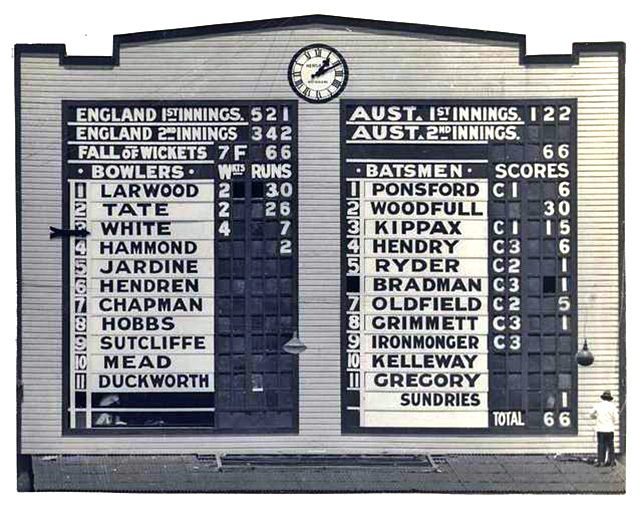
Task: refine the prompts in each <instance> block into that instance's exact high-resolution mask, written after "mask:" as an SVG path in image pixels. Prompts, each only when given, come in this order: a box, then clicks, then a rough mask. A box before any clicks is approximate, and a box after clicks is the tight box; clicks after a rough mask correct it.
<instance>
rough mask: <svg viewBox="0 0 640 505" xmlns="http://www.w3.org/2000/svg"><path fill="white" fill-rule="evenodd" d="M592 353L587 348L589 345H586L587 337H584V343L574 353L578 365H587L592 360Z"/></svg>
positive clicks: (591, 362)
mask: <svg viewBox="0 0 640 505" xmlns="http://www.w3.org/2000/svg"><path fill="white" fill-rule="evenodd" d="M594 359H595V358H594V357H593V353H592V352H591V351H590V350H589V346H588V345H587V339H586V338H585V339H584V345H583V346H582V349H581V350H579V351H578V352H577V353H576V361H577V362H578V365H580V366H589V365H591V364H593V362H594Z"/></svg>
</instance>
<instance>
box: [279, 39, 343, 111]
mask: <svg viewBox="0 0 640 505" xmlns="http://www.w3.org/2000/svg"><path fill="white" fill-rule="evenodd" d="M348 79H349V68H348V67H347V62H346V61H345V59H344V57H343V56H342V55H341V54H340V53H339V52H338V51H337V50H335V49H334V48H333V47H330V46H327V45H325V44H311V45H310V46H306V47H303V48H302V49H300V50H299V51H298V52H297V53H296V54H295V55H294V56H293V58H292V59H291V63H289V84H291V88H292V89H293V91H295V92H296V94H297V95H298V96H299V97H300V98H302V99H304V100H306V101H307V102H311V103H325V102H328V101H329V100H332V99H333V98H335V97H337V96H338V95H339V94H340V93H342V92H343V91H344V88H345V87H346V86H347V80H348Z"/></svg>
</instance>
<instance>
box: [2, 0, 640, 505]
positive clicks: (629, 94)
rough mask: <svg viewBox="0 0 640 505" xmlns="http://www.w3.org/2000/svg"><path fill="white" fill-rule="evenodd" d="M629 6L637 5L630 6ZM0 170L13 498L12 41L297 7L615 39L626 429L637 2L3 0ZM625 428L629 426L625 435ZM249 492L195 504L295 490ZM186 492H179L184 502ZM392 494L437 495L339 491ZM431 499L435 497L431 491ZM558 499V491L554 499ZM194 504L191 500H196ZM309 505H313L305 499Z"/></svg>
mask: <svg viewBox="0 0 640 505" xmlns="http://www.w3.org/2000/svg"><path fill="white" fill-rule="evenodd" d="M636 5H637V4H636ZM2 12H3V13H2V18H3V19H2V25H3V26H2V31H1V32H0V37H1V39H2V44H1V45H0V48H1V49H2V65H1V66H0V68H1V70H2V80H1V81H0V83H2V93H1V94H0V100H1V101H2V102H1V103H2V108H1V109H0V110H2V112H3V116H4V117H3V118H2V121H0V125H1V126H0V127H1V128H2V135H1V136H0V139H1V141H2V147H3V149H2V154H3V156H2V158H1V160H2V164H1V165H0V166H1V167H2V171H3V173H4V174H5V176H4V178H3V179H2V184H1V185H0V212H1V213H0V215H1V216H2V220H1V221H0V225H1V226H2V227H3V228H2V231H3V233H2V242H1V245H0V269H1V271H0V272H1V274H0V275H1V276H0V279H2V284H1V286H2V287H1V288H0V301H1V304H0V311H1V312H0V316H1V317H0V322H1V323H2V329H3V330H4V331H3V332H2V342H3V347H2V349H3V352H1V353H0V370H1V371H0V374H1V377H2V383H1V384H2V389H1V390H0V391H2V405H3V407H4V408H3V409H2V413H1V414H0V422H1V430H0V436H1V437H2V442H3V444H2V446H1V447H2V448H3V451H2V456H1V457H0V494H1V495H2V496H4V495H5V493H6V494H7V495H14V496H13V498H17V497H16V496H15V491H14V490H15V486H16V477H15V445H16V444H15V440H16V438H15V429H16V427H15V413H14V406H15V387H14V384H15V341H16V291H15V285H16V271H15V264H16V263H15V196H14V195H15V193H14V189H15V180H14V172H15V162H14V153H15V147H14V146H15V136H14V123H15V121H14V100H13V98H14V89H13V83H14V76H13V69H14V67H13V45H14V44H16V43H62V44H66V46H67V53H68V54H69V55H111V53H112V37H113V35H114V34H122V33H131V32H140V31H148V30H160V29H171V28H182V27H190V26H199V25H206V24H218V23H231V22H240V21H252V20H258V19H268V18H276V17H286V16H299V15H307V14H328V15H336V16H347V17H356V18H366V19H377V20H384V21H397V22H411V23H419V24H430V25H441V26H449V27H455V28H471V29H481V30H492V31H501V32H511V33H520V34H524V35H526V36H527V54H568V53H570V52H571V49H572V47H571V44H572V43H573V42H600V41H602V42H609V41H624V42H626V43H627V67H626V69H627V71H626V114H625V116H626V139H627V140H626V156H625V159H626V163H625V164H626V170H625V172H626V177H625V187H626V217H627V224H626V249H627V255H628V260H627V265H626V266H627V360H628V366H627V369H628V376H629V377H628V378H629V382H628V388H627V391H628V397H631V400H632V401H630V402H628V403H627V404H628V407H627V419H628V423H627V424H628V426H631V427H633V426H634V421H635V419H636V417H635V413H636V408H634V407H635V405H634V403H635V402H634V401H633V398H634V396H635V395H634V393H635V387H634V386H635V385H636V383H637V380H636V379H637V373H636V374H634V373H633V370H634V368H637V367H636V366H635V356H636V355H637V354H638V351H639V348H640V346H639V345H638V337H637V336H636V333H637V330H638V328H640V324H639V323H640V311H638V310H637V309H638V307H640V303H639V300H640V297H639V296H638V291H639V290H638V287H637V285H638V281H639V280H640V276H639V275H638V274H639V272H640V262H638V261H637V260H636V258H637V257H638V255H639V254H640V240H638V239H637V237H638V232H639V230H638V226H637V224H636V221H635V217H636V216H640V197H639V195H638V191H637V190H635V188H637V187H638V186H639V185H640V166H639V165H638V153H637V151H638V149H637V146H638V145H639V144H640V140H639V139H636V135H637V133H638V131H639V128H638V127H637V126H635V125H634V118H635V117H636V111H637V110H638V90H640V85H639V83H638V78H637V75H638V69H637V65H638V62H637V56H636V52H637V49H638V42H639V41H640V36H639V34H638V32H640V27H639V26H638V15H637V9H635V8H634V3H633V2H624V1H618V0H606V1H599V2H591V1H581V2H574V1H562V0H553V1H551V0H535V1H531V0H530V1H522V0H512V1H497V0H496V1H482V0H476V1H467V0H449V1H447V2H443V1H440V2H437V1H426V0H425V1H423V2H411V1H405V0H393V1H392V2H384V1H375V0H365V1H351V2H349V1H347V0H323V1H321V2H310V1H309V2H300V1H299V2H292V1H275V0H272V1H270V2H269V1H261V2H260V1H247V0H245V1H228V0H223V1H221V0H217V1H216V0H210V1H208V2H202V1H195V0H179V1H174V2H167V1H161V0H156V1H147V0H145V1H140V0H139V1H135V0H108V1H103V2H92V1H90V0H89V1H87V0H85V1H75V0H74V1H71V0H69V1H60V0H58V1H48V2H44V1H43V2H40V1H35V0H22V1H20V0H17V1H15V0H14V1H12V0H9V1H8V2H5V3H4V4H3V6H2ZM628 432H630V435H631V436H628V450H627V454H628V455H630V456H631V458H628V459H631V461H630V462H628V466H627V477H628V482H627V488H628V494H627V496H626V497H625V498H620V497H616V498H604V499H606V500H607V501H608V500H609V499H615V500H619V499H625V500H627V499H629V496H631V497H632V496H634V495H635V494H636V493H634V492H633V491H635V489H636V488H637V486H635V485H634V484H633V478H632V476H633V474H634V473H635V472H634V469H637V466H638V465H636V464H634V461H633V460H634V459H635V458H637V451H636V450H635V449H636V448H637V443H635V442H636V440H637V437H636V432H635V430H634V429H633V428H631V429H628ZM628 435H629V433H628ZM252 496H253V498H250V497H246V496H245V497H244V498H242V497H240V496H237V497H231V496H227V497H215V496H209V497H202V496H200V497H199V498H200V499H202V502H203V503H205V502H206V503H210V502H211V501H212V500H221V499H224V500H236V499H239V500H242V499H246V500H249V499H254V500H259V501H260V505H265V501H267V502H268V501H270V500H274V501H275V500H278V503H283V502H291V503H297V501H298V500H300V499H301V498H300V497H295V496H291V495H289V496H271V497H267V496H257V495H252ZM194 498H195V497H191V498H188V499H194ZM389 498H391V499H392V500H396V499H398V500H402V501H403V502H404V501H407V500H408V501H411V502H412V503H424V500H431V499H438V498H436V496H434V495H410V496H408V495H396V496H395V497H390V496H388V495H387V496H385V495H359V496H357V497H354V496H348V495H342V496H341V497H340V498H338V499H341V500H345V501H346V500H354V499H356V500H360V499H366V500H367V502H371V501H372V502H375V503H383V501H384V502H386V501H387V500H388V499H389ZM468 498H470V497H467V496H465V495H457V496H456V495H451V496H449V497H447V498H446V499H447V500H454V501H455V500H463V499H468ZM19 499H20V500H21V501H23V500H27V501H30V500H32V499H33V500H35V499H39V500H43V499H46V500H52V499H53V500H56V499H61V500H64V501H65V503H68V500H70V499H71V500H72V501H74V500H78V501H79V500H82V501H86V500H87V499H90V500H91V501H92V503H95V504H98V503H102V502H105V503H106V502H109V503H112V502H113V500H116V499H117V500H118V501H120V500H125V501H129V500H130V499H131V500H133V499H139V498H138V497H135V496H133V495H128V496H124V495H118V496H117V497H116V496H114V495H108V494H101V495H95V494H94V495H93V496H92V497H90V498H89V497H88V496H86V495H85V496H83V495H80V494H60V493H59V494H55V495H48V496H47V497H45V496H43V495H39V496H37V495H30V496H27V495H22V496H20V497H19ZM145 499H149V500H153V502H154V503H158V502H164V503H168V502H169V501H174V500H176V499H177V497H175V496H173V495H164V496H160V495H154V496H148V497H145ZM302 499H304V500H305V502H307V501H309V502H316V503H320V502H323V501H325V500H332V501H333V500H334V499H335V498H330V497H329V496H326V495H325V496H321V495H319V496H306V497H304V498H302ZM439 499H442V497H440V498H439ZM473 499H474V501H475V500H477V499H480V501H483V502H484V501H485V500H486V501H487V502H488V501H491V502H492V503H493V502H494V501H495V500H498V501H503V500H509V501H512V500H514V499H517V500H518V501H520V500H525V501H528V502H530V503H534V502H535V503H538V502H539V500H546V499H547V498H544V497H541V496H531V495H529V496H526V497H518V498H515V497H509V496H502V497H496V496H492V495H484V496H482V497H481V498H480V497H477V496H476V497H474V498H473ZM562 499H563V500H564V499H567V498H566V497H564V498H562ZM570 499H576V500H578V499H579V500H580V501H581V502H582V503H584V502H591V501H593V502H595V501H598V502H600V501H602V500H603V497H596V496H588V497H573V498H570ZM197 501H200V500H199V499H198V500H197ZM310 505H314V504H312V503H310Z"/></svg>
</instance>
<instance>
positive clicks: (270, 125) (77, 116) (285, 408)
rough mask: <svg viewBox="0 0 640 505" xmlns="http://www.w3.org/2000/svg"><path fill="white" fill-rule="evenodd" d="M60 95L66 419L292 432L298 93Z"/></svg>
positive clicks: (119, 428) (128, 426) (90, 428)
mask: <svg viewBox="0 0 640 505" xmlns="http://www.w3.org/2000/svg"><path fill="white" fill-rule="evenodd" d="M62 108H63V125H62V131H63V146H62V149H63V174H62V187H63V220H64V227H65V228H68V229H71V230H86V231H87V232H88V234H86V235H84V236H83V235H82V234H81V235H76V236H72V237H70V239H69V240H68V241H65V242H64V245H63V275H64V282H63V307H64V318H63V321H64V336H65V340H64V341H65V352H64V361H65V362H64V370H65V375H64V388H63V389H64V396H65V398H64V400H65V401H64V402H63V403H64V413H63V414H64V415H63V429H64V431H65V433H67V434H74V433H75V434H82V433H123V432H125V433H126V432H144V431H149V430H158V429H160V430H162V429H164V430H178V431H181V432H182V431H185V430H195V431H203V432H233V433H242V432H247V433H256V432H263V433H269V432H295V431H296V430H297V419H298V414H297V410H298V380H297V375H298V374H297V368H298V363H297V359H296V357H295V356H292V355H290V354H287V353H286V352H285V351H284V350H283V345H284V344H285V343H286V342H287V341H288V340H289V339H290V338H291V337H292V335H293V334H294V332H296V331H297V270H298V268H297V257H298V256H297V243H298V242H297V108H296V103H295V102H290V101H225V102H221V101H207V102H191V101H190V102H182V101H181V102H164V101H162V102H158V101H154V102H146V101H135V102H104V101H100V102H76V101H65V102H63V105H62Z"/></svg>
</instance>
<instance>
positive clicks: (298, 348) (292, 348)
mask: <svg viewBox="0 0 640 505" xmlns="http://www.w3.org/2000/svg"><path fill="white" fill-rule="evenodd" d="M282 349H283V350H284V352H288V353H289V354H302V353H303V352H304V351H306V350H307V346H306V345H304V343H303V342H302V340H300V339H299V338H298V332H297V331H294V332H293V337H291V339H290V340H289V341H288V342H287V343H286V344H284V345H283V346H282Z"/></svg>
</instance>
